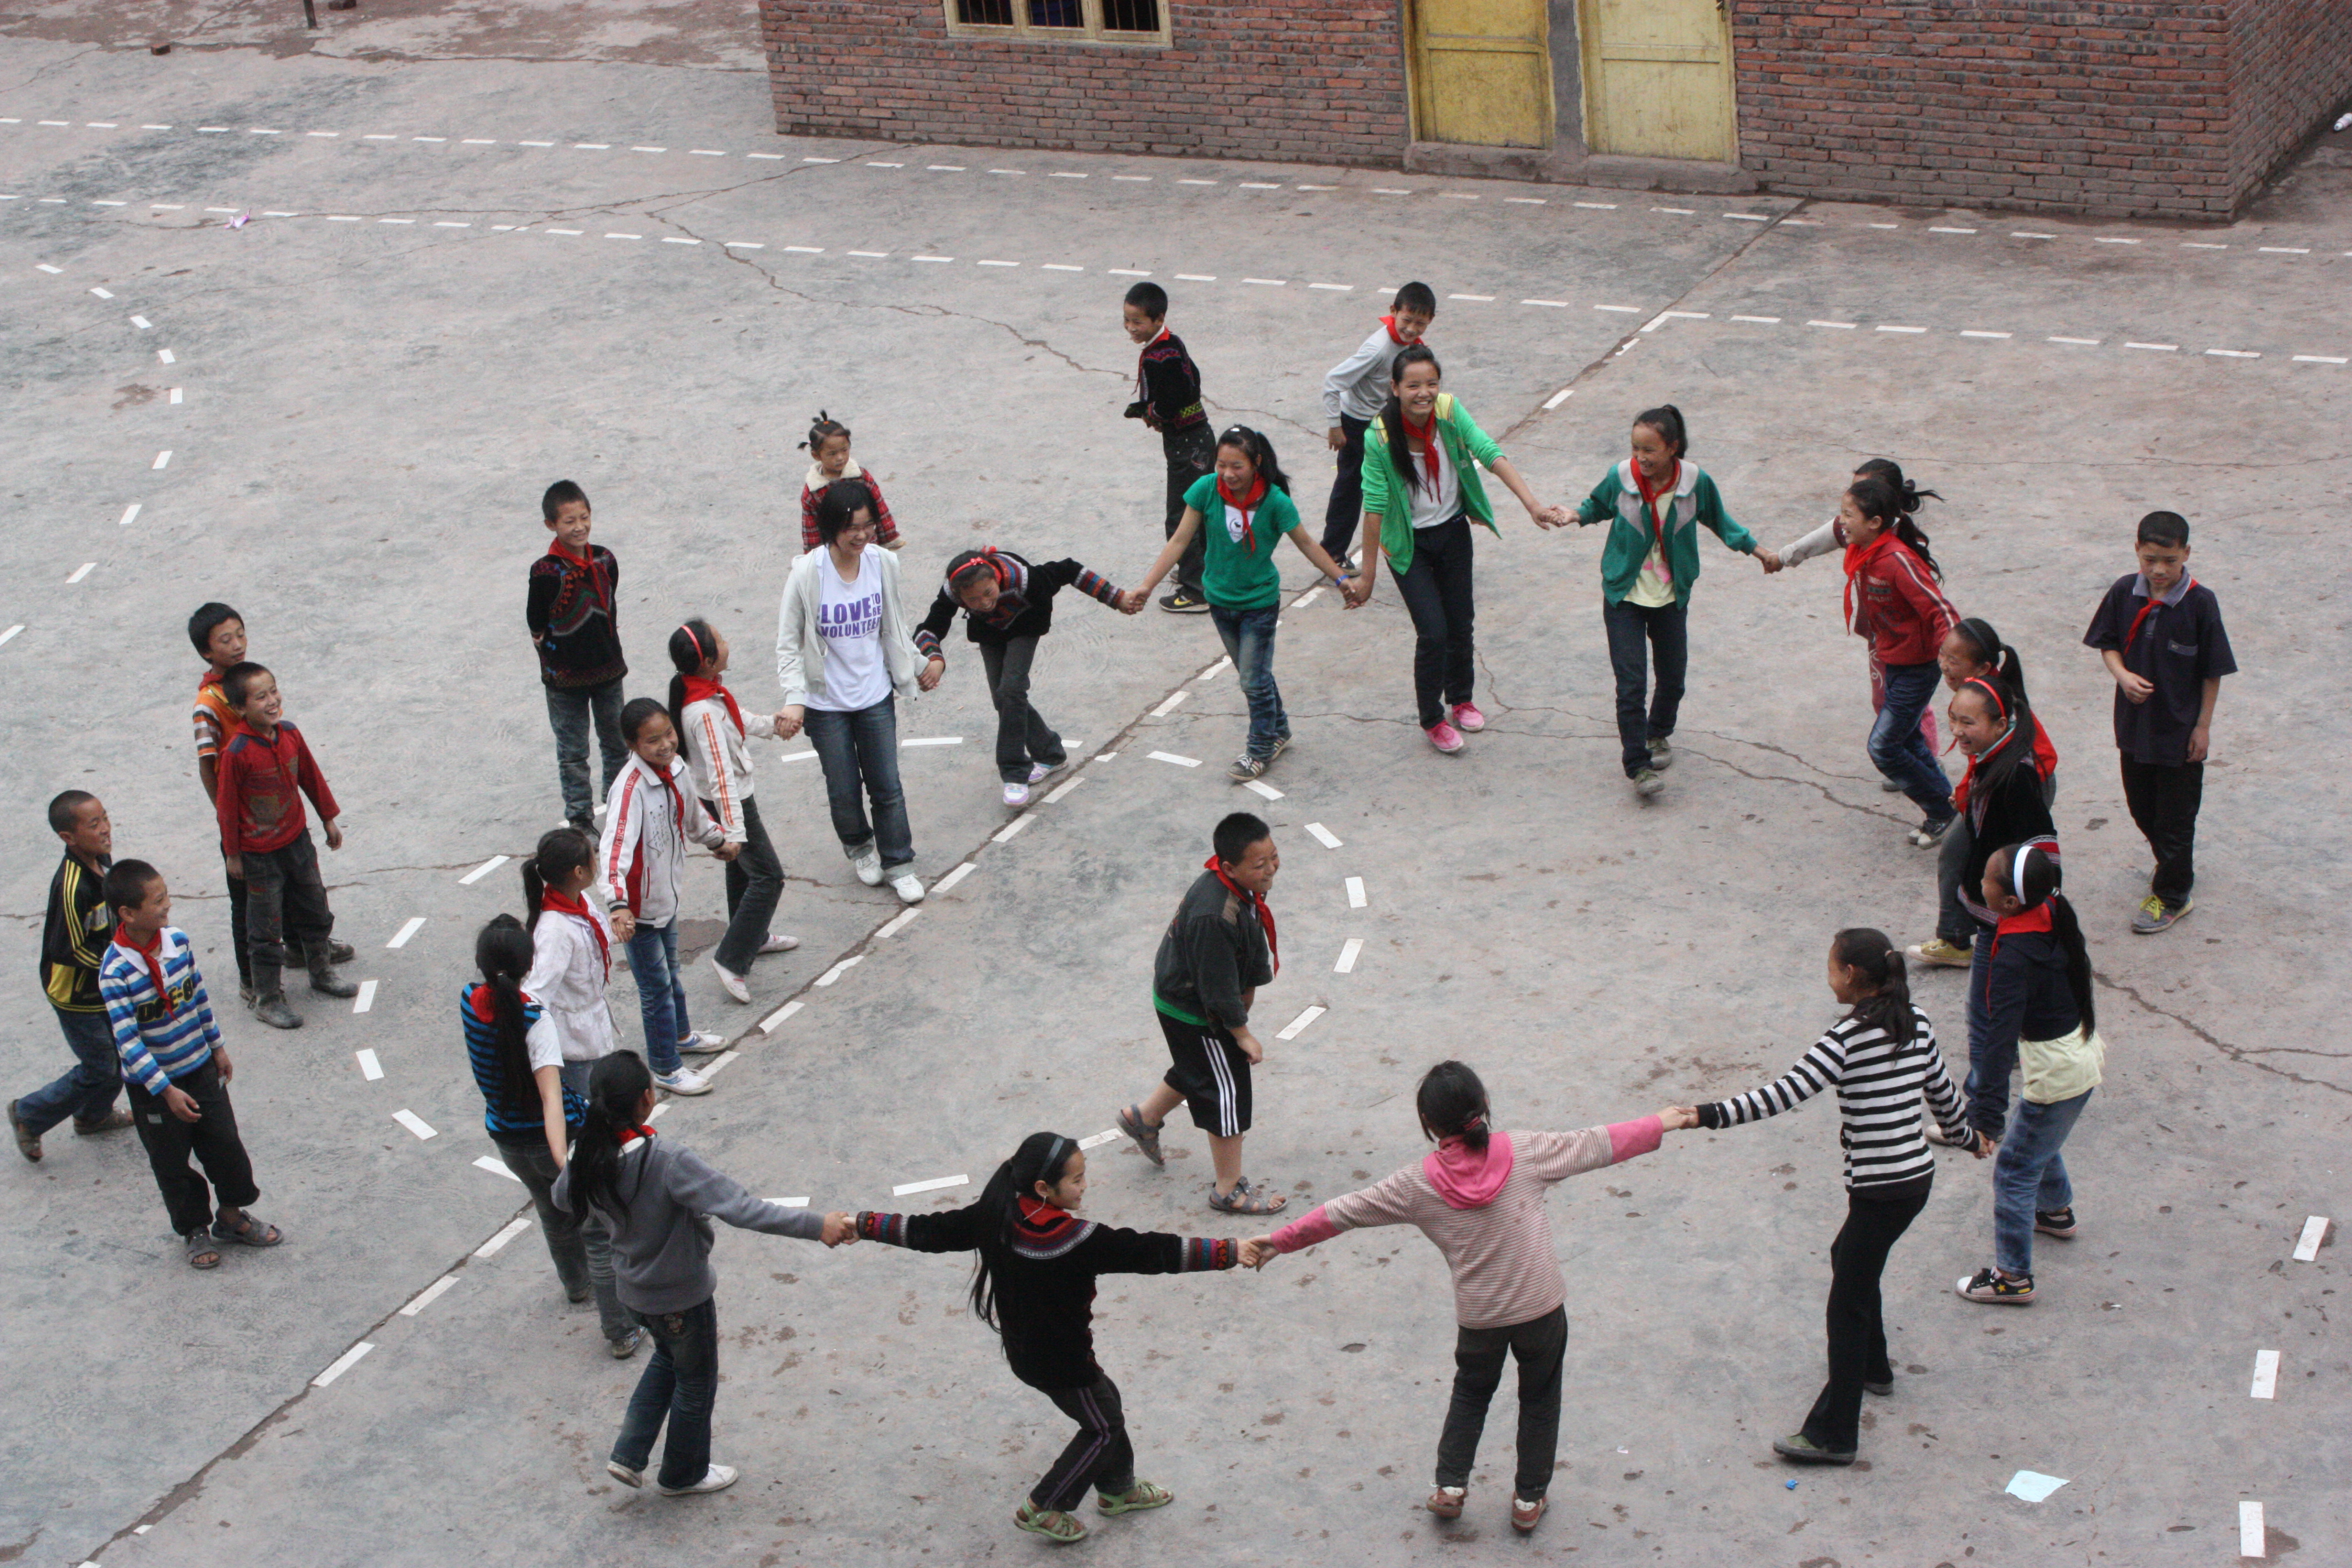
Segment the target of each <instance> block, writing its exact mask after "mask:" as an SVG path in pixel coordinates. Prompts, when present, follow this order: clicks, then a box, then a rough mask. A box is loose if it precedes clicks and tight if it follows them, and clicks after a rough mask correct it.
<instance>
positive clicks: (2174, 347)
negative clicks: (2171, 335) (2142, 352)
mask: <svg viewBox="0 0 2352 1568" xmlns="http://www.w3.org/2000/svg"><path fill="white" fill-rule="evenodd" d="M2124 347H2126V348H2127V349H2146V350H2147V351H2148V352H2149V353H2159V354H2168V353H2179V349H2180V345H2179V343H2126V344H2125V345H2124Z"/></svg>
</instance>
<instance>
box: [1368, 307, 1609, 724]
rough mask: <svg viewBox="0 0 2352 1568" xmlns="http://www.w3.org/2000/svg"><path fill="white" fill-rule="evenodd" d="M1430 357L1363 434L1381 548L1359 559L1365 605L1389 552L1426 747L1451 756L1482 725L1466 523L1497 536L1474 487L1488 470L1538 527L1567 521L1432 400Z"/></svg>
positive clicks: (1412, 359) (1401, 368) (1418, 354)
mask: <svg viewBox="0 0 2352 1568" xmlns="http://www.w3.org/2000/svg"><path fill="white" fill-rule="evenodd" d="M1443 374H1444V372H1442V371H1441V370H1440V369H1439V368H1438V364H1437V356H1436V355H1435V354H1434V353H1431V352H1430V351H1429V350H1428V349H1427V348H1426V347H1425V346H1423V345H1421V344H1418V343H1416V344H1415V345H1413V346H1412V347H1411V348H1408V349H1406V350H1404V351H1403V352H1402V353H1399V354H1398V355H1397V356H1396V361H1395V363H1394V364H1392V365H1391V367H1390V370H1389V401H1388V406H1387V407H1385V408H1383V409H1381V416H1380V417H1379V418H1378V419H1376V420H1374V421H1373V422H1372V425H1371V426H1370V428H1369V429H1368V430H1366V431H1365V432H1364V468H1363V475H1364V537H1365V538H1366V539H1367V540H1369V539H1370V538H1371V537H1372V536H1373V531H1374V530H1376V529H1377V530H1378V531H1379V536H1380V542H1381V548H1380V549H1378V550H1370V549H1367V550H1366V551H1365V552H1364V563H1363V583H1362V588H1363V592H1364V594H1365V595H1370V592H1371V587H1372V584H1373V583H1374V582H1375V581H1377V580H1378V578H1379V576H1380V560H1381V555H1383V554H1386V555H1387V556H1388V559H1389V564H1390V566H1391V567H1392V568H1394V569H1395V571H1396V580H1397V595H1398V596H1399V597H1400V598H1402V599H1403V600H1404V607H1405V610H1406V612H1407V613H1408V614H1410V615H1411V616H1412V629H1413V632H1414V635H1415V641H1414V644H1413V650H1412V689H1413V698H1414V700H1415V701H1416V703H1417V704H1418V705H1419V708H1420V713H1419V719H1420V722H1421V727H1422V729H1423V731H1424V732H1426V733H1427V734H1428V736H1429V743H1430V744H1431V745H1433V746H1435V747H1436V748H1437V749H1438V750H1439V751H1441V752H1445V753H1446V754H1447V755H1449V756H1450V755H1452V754H1453V753H1454V752H1458V751H1460V750H1461V749H1462V731H1465V730H1468V731H1473V732H1475V731H1479V730H1483V729H1485V728H1486V715H1485V714H1483V713H1481V712H1479V711H1478V707H1477V704H1475V702H1473V701H1471V700H1470V696H1471V691H1470V687H1471V680H1472V678H1473V676H1474V675H1475V665H1474V663H1473V661H1472V640H1471V639H1472V633H1473V631H1474V629H1475V619H1476V612H1477V605H1476V601H1475V596H1474V595H1473V592H1472V586H1471V574H1470V565H1471V561H1470V556H1471V545H1470V524H1471V522H1472V521H1474V520H1475V521H1478V522H1482V523H1484V524H1486V527H1488V528H1489V529H1493V530H1494V531H1495V533H1496V536H1497V537H1500V535H1501V533H1502V530H1500V529H1497V528H1495V509H1494V507H1493V506H1492V505H1491V504H1490V503H1489V502H1488V501H1487V500H1486V486H1485V485H1484V484H1482V483H1480V482H1479V479H1478V469H1479V468H1480V467H1481V466H1482V465H1483V466H1484V467H1485V468H1486V471H1487V472H1489V473H1491V474H1493V475H1494V476H1495V477H1496V479H1500V480H1502V481H1503V483H1504V484H1506V485H1507V486H1509V487H1510V491H1511V493H1512V494H1513V495H1515V496H1517V497H1518V499H1519V504H1520V505H1521V506H1524V507H1526V508H1527V509H1528V517H1529V518H1530V519H1532V520H1533V521H1534V522H1535V524H1536V526H1537V527H1538V528H1556V527H1559V526H1560V525H1562V524H1564V523H1566V522H1567V521H1568V512H1567V510H1566V509H1565V508H1560V507H1546V506H1545V505H1544V504H1543V503H1542V502H1540V501H1538V500H1536V498H1535V493H1534V492H1533V491H1531V490H1529V489H1528V486H1527V481H1526V480H1524V479H1520V478H1519V470H1518V469H1517V468H1513V467H1512V466H1511V460H1510V459H1509V458H1506V457H1505V456H1503V449H1502V448H1501V447H1497V446H1496V445H1495V441H1494V438H1493V437H1490V436H1488V435H1487V434H1486V432H1485V431H1484V430H1481V429H1479V428H1478V424H1477V421H1475V420H1474V419H1472V418H1471V417H1470V412H1469V410H1467V409H1465V408H1464V407H1463V406H1462V405H1461V404H1459V403H1457V402H1455V401H1454V398H1453V397H1452V396H1451V395H1448V394H1446V393H1443V392H1440V391H1439V390H1438V382H1439V379H1440V378H1441V376H1442V375H1443Z"/></svg>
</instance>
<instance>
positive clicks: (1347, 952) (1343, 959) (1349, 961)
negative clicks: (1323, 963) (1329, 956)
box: [1331, 936, 1364, 974]
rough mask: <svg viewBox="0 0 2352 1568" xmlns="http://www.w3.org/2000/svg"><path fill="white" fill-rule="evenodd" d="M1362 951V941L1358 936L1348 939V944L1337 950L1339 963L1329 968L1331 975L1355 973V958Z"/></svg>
mask: <svg viewBox="0 0 2352 1568" xmlns="http://www.w3.org/2000/svg"><path fill="white" fill-rule="evenodd" d="M1363 951H1364V939H1363V938H1362V937H1360V936H1351V937H1349V939H1348V944H1347V945H1346V946H1345V947H1342V948H1341V949H1340V950H1339V963H1335V964H1333V965H1332V966H1331V973H1334V974H1353V973H1356V956H1357V955H1358V954H1359V953H1360V952H1363Z"/></svg>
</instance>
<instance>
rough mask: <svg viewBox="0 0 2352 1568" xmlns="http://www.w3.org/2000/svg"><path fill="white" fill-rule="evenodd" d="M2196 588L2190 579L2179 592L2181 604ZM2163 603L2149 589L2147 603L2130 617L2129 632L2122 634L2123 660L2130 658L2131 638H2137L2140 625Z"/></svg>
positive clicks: (2156, 594)
mask: <svg viewBox="0 0 2352 1568" xmlns="http://www.w3.org/2000/svg"><path fill="white" fill-rule="evenodd" d="M2196 587H2197V579H2196V578H2194V577H2191V578H2190V579H2189V586H2188V587H2186V588H2183V589H2181V590H2180V597H2181V599H2182V601H2183V602H2186V601H2187V599H2188V597H2189V594H2190V593H2191V592H2193V591H2194V590H2195V589H2196ZM2163 603H2164V596H2163V595H2160V594H2158V593H2157V592H2156V591H2155V590H2154V589H2153V588H2151V589H2149V591H2148V595H2147V604H2145V605H2141V606H2140V607H2139V614H2138V615H2136V616H2133V617H2132V624H2131V630H2129V631H2127V632H2126V633H2124V646H2123V656H2124V657H2125V658H2130V657H2131V645H2132V638H2134V637H2137V636H2139V628H2140V623H2141V622H2143V621H2145V620H2147V618H2148V616H2152V615H2154V614H2156V611H2157V606H2158V605H2161V604H2163Z"/></svg>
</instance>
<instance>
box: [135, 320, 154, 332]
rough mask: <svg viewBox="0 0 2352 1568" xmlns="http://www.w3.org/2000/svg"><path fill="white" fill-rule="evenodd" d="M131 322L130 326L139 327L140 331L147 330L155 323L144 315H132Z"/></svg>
mask: <svg viewBox="0 0 2352 1568" xmlns="http://www.w3.org/2000/svg"><path fill="white" fill-rule="evenodd" d="M131 325H132V326H134V327H136V328H138V329H139V330H140V331H142V332H143V331H149V330H150V329H152V327H153V326H154V325H155V323H154V322H152V321H149V320H148V319H147V318H146V317H144V316H133V317H131Z"/></svg>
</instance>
